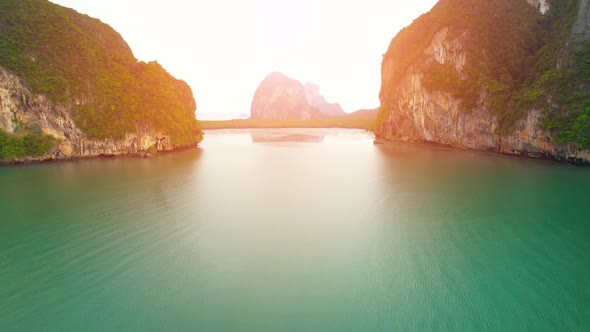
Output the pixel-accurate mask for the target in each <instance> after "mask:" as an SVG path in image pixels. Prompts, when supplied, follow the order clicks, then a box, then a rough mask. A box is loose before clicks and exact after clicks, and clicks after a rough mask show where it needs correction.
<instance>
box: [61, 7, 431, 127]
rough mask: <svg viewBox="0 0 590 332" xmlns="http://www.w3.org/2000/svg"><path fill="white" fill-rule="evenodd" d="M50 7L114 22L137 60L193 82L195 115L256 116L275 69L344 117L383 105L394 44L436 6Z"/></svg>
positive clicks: (113, 25)
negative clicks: (257, 96)
mask: <svg viewBox="0 0 590 332" xmlns="http://www.w3.org/2000/svg"><path fill="white" fill-rule="evenodd" d="M51 1H52V2H54V3H57V4H60V5H63V6H66V7H69V8H73V9H75V10H76V11H78V12H80V13H83V14H87V15H89V16H92V17H94V18H97V19H100V20H101V21H103V22H104V23H106V24H109V25H110V26H111V27H113V28H114V29H115V30H117V31H118V32H119V33H120V34H121V35H122V37H123V38H124V39H125V41H127V43H128V44H129V46H130V47H131V49H132V51H133V53H134V55H135V57H136V58H138V59H139V60H142V61H154V60H156V61H158V63H160V64H162V66H163V67H164V68H165V69H166V70H167V71H168V72H170V73H171V74H172V75H174V76H175V77H177V78H179V79H182V80H184V81H186V82H187V83H188V84H189V85H190V86H191V88H192V90H193V93H194V96H195V99H196V101H197V116H198V115H199V114H203V115H207V116H215V115H217V114H219V115H222V116H223V115H227V114H244V113H248V114H249V113H250V103H251V101H252V97H253V95H254V91H255V89H256V88H257V86H258V85H259V84H260V82H262V80H263V79H264V77H266V75H268V74H269V73H271V72H273V71H280V72H282V73H284V74H285V75H287V76H290V77H293V78H295V79H297V80H299V81H300V82H301V83H302V84H305V83H306V82H312V83H314V84H317V85H319V86H320V92H321V93H322V94H323V95H324V97H325V98H326V99H327V100H328V101H329V102H337V103H340V105H341V106H342V108H343V109H344V110H345V111H346V112H349V113H350V112H354V111H356V110H359V109H365V108H374V107H378V106H379V99H378V94H379V89H380V85H381V74H380V73H381V59H382V55H383V54H384V53H385V52H386V51H387V47H388V46H389V42H390V41H391V39H392V38H393V37H394V36H395V35H396V34H397V32H399V30H401V29H402V28H403V27H405V26H407V25H409V24H410V23H411V22H412V21H413V20H414V19H416V18H417V17H418V16H420V15H421V14H423V13H425V12H427V11H428V10H430V8H432V6H433V5H434V4H435V3H436V2H437V1H436V0H424V1H416V2H413V3H411V4H408V3H399V2H395V3H390V4H386V3H383V2H382V1H377V0H369V1H364V2H360V1H358V2H349V3H339V2H336V1H332V0H327V1H311V0H304V1H300V2H296V3H295V2H276V1H270V0H251V1H241V2H237V1H216V2H203V1H194V2H191V1H185V0H170V1H167V2H165V3H162V2H160V1H153V0H152V1H141V2H140V1H137V0H131V1H125V2H121V1H115V0H103V1H100V2H96V1H92V0H51ZM228 96H231V98H230V97H228Z"/></svg>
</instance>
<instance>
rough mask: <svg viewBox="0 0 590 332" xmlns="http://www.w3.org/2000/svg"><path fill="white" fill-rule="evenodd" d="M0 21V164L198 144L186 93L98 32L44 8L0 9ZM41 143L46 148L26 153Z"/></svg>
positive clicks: (23, 0)
mask: <svg viewBox="0 0 590 332" xmlns="http://www.w3.org/2000/svg"><path fill="white" fill-rule="evenodd" d="M0 20H1V22H2V23H1V24H0V159H2V160H1V161H2V162H23V161H41V160H54V159H70V158H80V157H90V156H99V155H124V154H134V153H137V154H146V153H147V152H148V151H151V152H154V151H156V150H157V151H168V150H172V149H174V148H178V147H183V146H196V144H197V143H198V142H199V141H200V140H201V138H202V134H201V130H200V128H199V125H198V123H197V121H196V118H195V114H194V112H195V109H196V103H195V100H194V98H193V95H192V91H191V89H190V87H189V86H188V85H187V84H186V83H185V82H183V81H180V80H177V79H175V78H174V77H172V76H171V75H170V74H168V73H167V72H166V71H165V70H164V69H163V68H162V67H161V66H160V65H159V64H158V63H156V62H150V63H145V62H138V61H137V60H136V59H135V58H134V57H133V54H132V52H131V49H130V48H129V47H128V45H127V43H126V42H125V41H124V40H123V39H122V38H121V36H120V35H119V34H118V33H117V32H116V31H114V30H113V29H112V28H111V27H109V26H108V25H106V24H104V23H102V22H100V21H99V20H96V19H93V18H91V17H88V16H86V15H82V14H79V13H77V12H75V11H74V10H71V9H68V8H65V7H61V6H58V5H55V4H52V3H50V2H49V1H46V0H3V1H2V2H0ZM48 135H51V136H53V137H54V138H55V139H51V140H49V141H44V142H52V146H50V147H49V148H48V149H36V150H34V151H36V152H37V153H35V154H28V153H27V152H28V151H29V150H31V149H30V147H31V146H33V147H34V145H35V144H34V142H35V139H38V138H39V137H42V136H43V137H49V136H48ZM31 141H33V143H31ZM27 148H29V150H27ZM39 151H42V152H39Z"/></svg>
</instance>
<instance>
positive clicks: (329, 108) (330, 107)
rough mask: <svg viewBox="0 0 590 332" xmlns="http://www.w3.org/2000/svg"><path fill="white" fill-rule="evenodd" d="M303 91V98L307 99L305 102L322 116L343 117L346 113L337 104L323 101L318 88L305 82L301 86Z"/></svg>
mask: <svg viewBox="0 0 590 332" xmlns="http://www.w3.org/2000/svg"><path fill="white" fill-rule="evenodd" d="M303 88H304V89H305V97H306V98H307V102H308V103H309V104H310V105H311V106H313V107H315V108H317V109H318V110H319V111H320V112H321V113H322V114H325V115H329V116H341V115H345V114H346V113H345V112H344V110H343V109H342V107H340V104H338V103H329V102H327V101H326V99H324V96H322V95H321V94H320V87H319V86H317V85H315V84H313V83H310V82H307V83H305V85H304V86H303Z"/></svg>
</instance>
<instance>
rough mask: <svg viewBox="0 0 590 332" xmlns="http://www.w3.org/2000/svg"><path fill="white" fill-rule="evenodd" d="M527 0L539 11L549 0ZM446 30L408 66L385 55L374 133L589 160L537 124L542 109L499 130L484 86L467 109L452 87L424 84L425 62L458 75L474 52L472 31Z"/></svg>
mask: <svg viewBox="0 0 590 332" xmlns="http://www.w3.org/2000/svg"><path fill="white" fill-rule="evenodd" d="M528 2H529V3H531V4H532V5H535V6H538V7H539V9H540V11H541V12H542V13H544V12H545V11H547V10H549V8H550V7H549V6H550V4H549V2H548V1H544V0H540V1H528ZM533 2H534V3H533ZM585 2H586V1H584V3H585ZM584 8H586V6H585V5H584V4H582V5H580V13H579V14H578V17H579V18H578V21H580V20H581V19H583V18H585V17H587V15H586V14H585V12H584V10H582V9H584ZM585 11H586V12H588V10H587V9H585ZM582 25H583V24H581V23H580V24H578V23H576V25H574V33H576V30H575V29H576V27H578V29H580V28H579V27H581V26H582ZM449 30H450V29H449V27H444V28H442V29H440V30H439V31H438V32H437V33H435V34H434V35H433V36H432V40H431V41H430V43H429V44H428V45H427V46H426V47H425V48H424V49H423V51H422V52H421V54H420V56H419V57H418V58H417V60H416V61H415V62H414V63H412V64H410V65H409V66H407V67H404V68H401V67H400V66H399V63H398V62H396V61H394V59H392V58H391V57H388V56H387V55H386V56H385V58H384V60H383V63H382V86H381V93H380V100H381V109H380V115H379V118H378V123H377V130H376V135H377V136H378V137H381V138H385V139H401V140H406V141H418V140H421V141H429V142H435V143H441V144H445V145H450V146H454V147H460V148H466V149H477V150H490V151H497V152H502V153H508V154H517V155H530V156H542V155H546V156H552V157H555V158H558V159H566V160H576V161H586V162H590V152H589V151H587V150H582V149H580V148H578V147H576V146H575V145H573V144H564V145H559V146H557V145H555V144H552V142H553V138H552V136H551V133H550V132H549V131H548V130H545V129H543V128H542V126H541V122H542V117H543V112H542V111H541V110H538V109H529V110H528V111H527V112H526V113H525V114H524V116H522V118H520V119H519V120H518V121H516V123H515V124H514V126H513V128H512V130H510V131H509V132H504V133H502V134H500V130H499V126H500V125H499V120H498V119H497V118H496V116H495V115H494V114H492V113H491V112H490V111H489V109H488V108H487V107H486V104H485V103H484V102H483V101H484V99H485V97H486V90H485V89H484V88H482V89H481V92H480V100H479V105H480V106H479V107H477V108H475V109H471V110H466V109H464V107H463V106H462V103H461V100H460V99H458V98H455V97H454V96H453V95H452V94H451V93H449V92H445V91H442V90H437V89H432V88H430V89H429V88H427V87H426V86H425V84H424V81H425V75H427V74H428V73H426V72H425V71H424V70H423V68H424V67H425V65H427V64H430V63H438V64H443V65H445V64H446V65H450V66H449V67H450V68H452V69H453V70H454V72H455V73H456V75H457V77H460V78H464V77H466V72H465V67H466V63H467V62H468V61H470V56H472V55H471V54H469V51H468V50H469V48H470V47H471V46H472V45H469V42H468V39H467V38H466V35H467V34H469V33H471V31H463V32H462V33H457V32H456V30H455V33H454V34H452V33H450V32H449ZM582 30H583V29H582ZM392 43H393V42H392ZM471 60H473V59H471Z"/></svg>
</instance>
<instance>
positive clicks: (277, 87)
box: [250, 72, 321, 120]
mask: <svg viewBox="0 0 590 332" xmlns="http://www.w3.org/2000/svg"><path fill="white" fill-rule="evenodd" d="M250 113H251V118H252V119H265V120H309V119H316V118H319V117H321V115H320V112H319V111H318V110H317V109H316V108H314V107H312V106H311V105H309V103H308V102H307V99H306V97H305V89H304V88H303V85H301V83H299V81H297V80H295V79H293V78H290V77H287V76H285V75H283V74H281V73H279V72H273V73H271V74H269V75H268V76H267V77H266V78H265V79H264V80H263V81H262V83H260V85H259V86H258V88H257V89H256V92H255V93H254V99H253V100H252V107H251V109H250Z"/></svg>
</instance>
